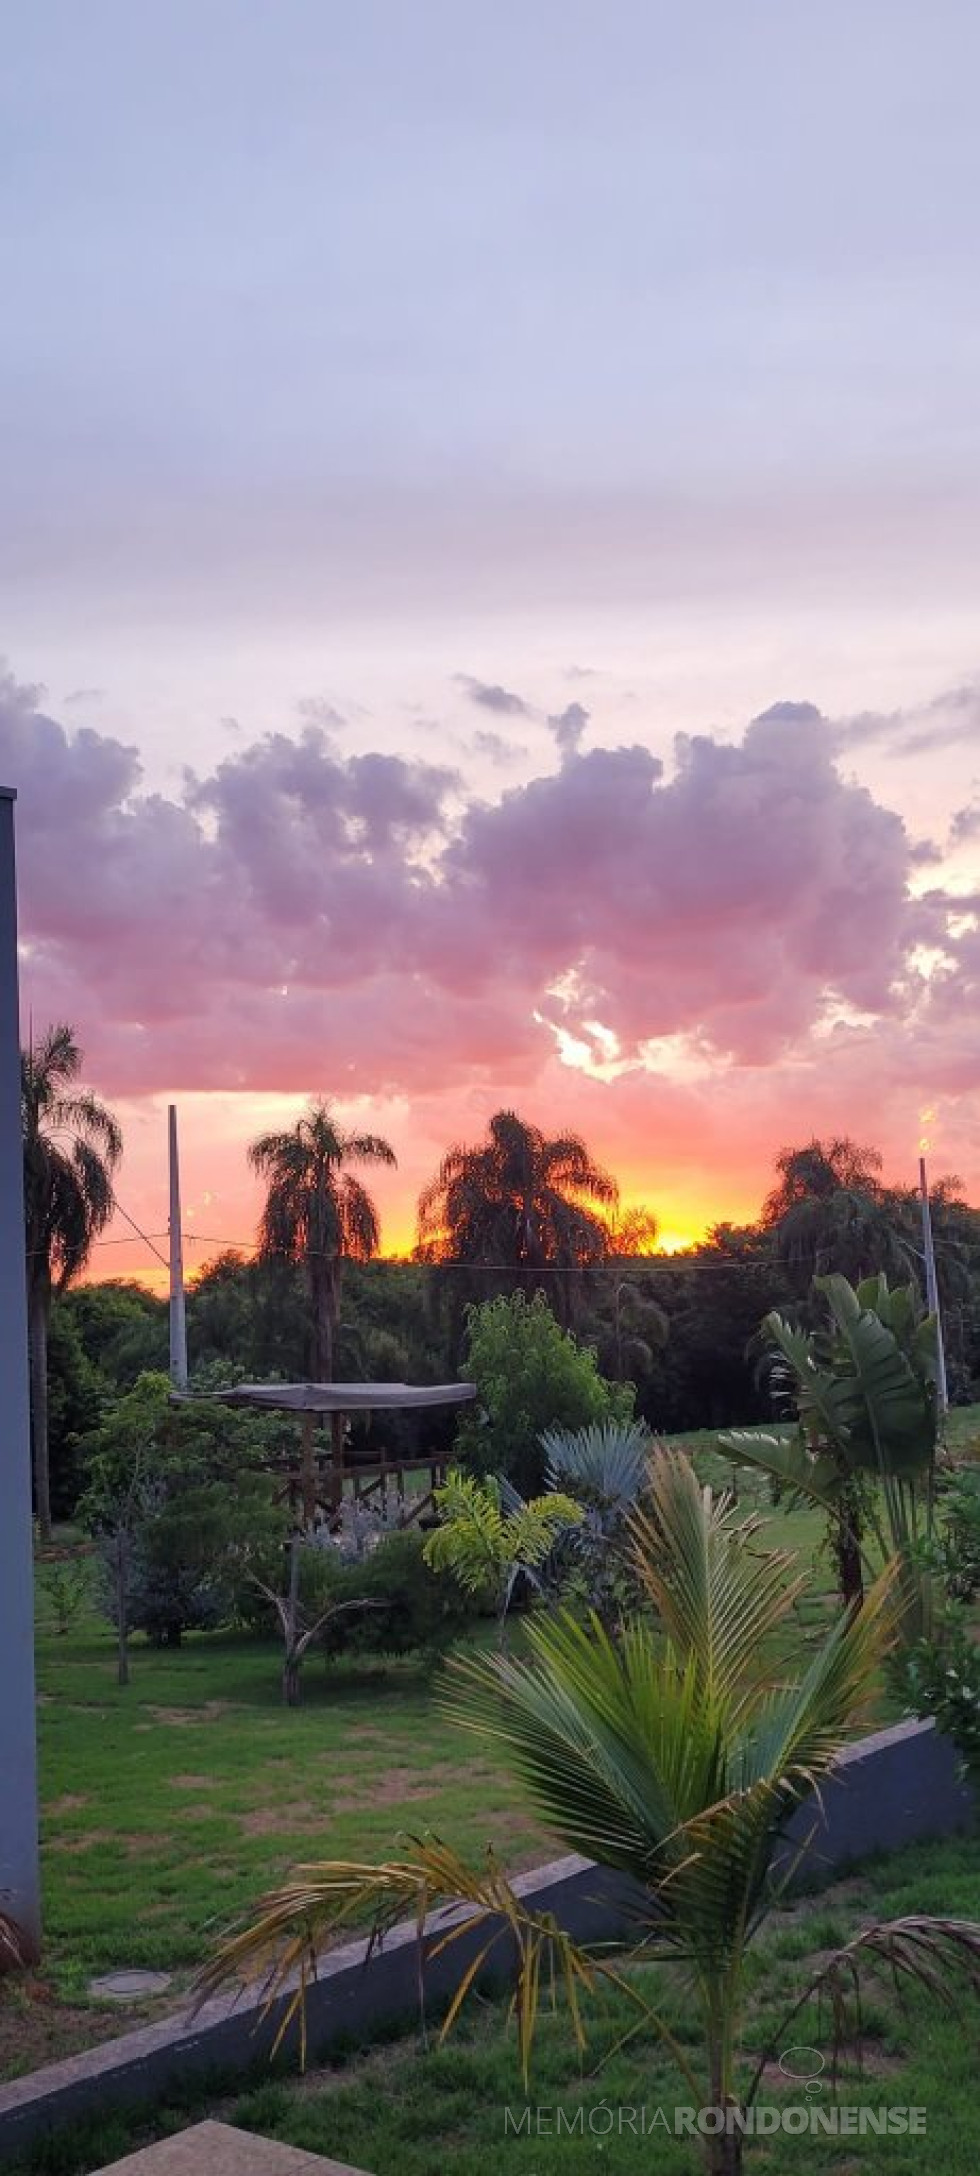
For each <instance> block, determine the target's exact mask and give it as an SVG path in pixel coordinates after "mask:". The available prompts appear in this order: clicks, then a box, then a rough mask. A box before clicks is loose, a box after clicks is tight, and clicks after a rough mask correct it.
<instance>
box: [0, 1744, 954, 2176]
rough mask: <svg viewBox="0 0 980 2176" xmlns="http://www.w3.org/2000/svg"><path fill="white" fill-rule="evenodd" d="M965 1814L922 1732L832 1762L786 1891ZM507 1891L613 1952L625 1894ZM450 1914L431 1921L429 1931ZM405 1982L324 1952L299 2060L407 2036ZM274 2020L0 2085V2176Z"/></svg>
mask: <svg viewBox="0 0 980 2176" xmlns="http://www.w3.org/2000/svg"><path fill="white" fill-rule="evenodd" d="M974 1816H975V1801H974V1799H973V1796H972V1794H971V1792H970V1791H968V1790H966V1789H965V1788H964V1787H963V1785H962V1784H960V1782H959V1781H958V1778H957V1762H956V1757H955V1755H954V1753H953V1750H952V1747H951V1746H950V1744H949V1742H948V1740H946V1739H944V1738H941V1737H940V1736H938V1734H937V1732H936V1731H935V1729H934V1727H933V1725H932V1724H931V1723H918V1722H910V1723H899V1724H897V1725H896V1726H895V1727H894V1728H893V1729H890V1730H881V1731H877V1732H876V1733H875V1734H874V1736H873V1737H869V1738H865V1739H863V1740H862V1741H861V1742H860V1743H859V1744H858V1745H856V1746H854V1747H852V1748H851V1749H850V1751H848V1752H847V1753H845V1754H844V1756H843V1758H842V1760H841V1762H840V1765H839V1768H838V1771H837V1773H836V1775H835V1777H834V1779H833V1781H832V1782H831V1783H829V1784H827V1785H826V1786H825V1788H824V1790H823V1793H822V1806H817V1805H816V1804H815V1803H814V1802H813V1801H809V1802H808V1803H807V1804H805V1805H802V1806H801V1807H800V1808H799V1809H798V1812H797V1813H796V1815H795V1816H794V1819H793V1821H792V1823H791V1825H790V1830H789V1832H788V1840H787V1847H786V1852H785V1853H784V1854H783V1865H784V1868H785V1870H786V1871H787V1872H790V1873H791V1878H792V1879H793V1881H794V1883H796V1884H805V1883H808V1882H820V1881H824V1880H826V1879H827V1878H828V1877H829V1876H830V1875H831V1874H832V1873H833V1872H834V1870H835V1869H836V1868H839V1867H843V1866H847V1865H850V1864H852V1863H853V1861H854V1860H855V1859H858V1858H860V1857H862V1856H867V1855H868V1854H870V1853H872V1852H878V1851H892V1850H895V1849H897V1848H898V1847H900V1846H901V1845H902V1844H905V1843H911V1842H913V1841H915V1840H916V1839H918V1838H926V1837H941V1836H950V1835H953V1834H955V1833H956V1832H957V1831H959V1830H963V1829H966V1828H968V1827H969V1826H970V1825H971V1822H972V1820H973V1819H974ZM801 1847H804V1848H803V1853H802V1857H800V1852H801ZM797 1860H798V1863H796V1862H797ZM514 1886H515V1888H516V1889H517V1890H518V1891H519V1893H520V1894H521V1895H522V1896H523V1897H524V1898H526V1899H527V1900H528V1901H529V1902H531V1901H533V1903H534V1905H535V1906H536V1907H537V1908H538V1909H539V1910H541V1911H550V1912H553V1913H554V1915H555V1917H556V1918H557V1919H558V1920H559V1922H560V1923H561V1924H562V1925H563V1926H564V1927H566V1928H567V1929H568V1930H569V1932H570V1933H572V1934H574V1935H575V1936H576V1938H577V1939H578V1940H579V1941H586V1942H604V1941H606V1942H615V1941H616V1939H617V1938H620V1939H621V1938H622V1937H624V1936H626V1935H628V1933H629V1930H630V1910H629V1905H630V1891H629V1885H628V1884H627V1883H625V1882H624V1881H622V1880H621V1879H619V1878H618V1877H615V1876H612V1875H609V1874H607V1873H604V1872H603V1871H602V1870H601V1869H600V1868H599V1867H596V1866H594V1865H593V1864H592V1863H591V1861H590V1860H588V1859H582V1858H574V1857H569V1858H562V1859H555V1860H553V1861H552V1862H551V1863H550V1864H549V1865H547V1866H540V1867H536V1868H535V1869H534V1870H533V1872H531V1873H529V1874H523V1875H521V1876H519V1877H518V1879H517V1880H516V1881H515V1884H514ZM463 1916H465V1914H461V1913H448V1912H447V1913H444V1914H442V1915H441V1918H440V1919H439V1920H433V1922H432V1925H433V1928H435V1927H437V1926H439V1925H442V1926H446V1927H448V1926H450V1925H452V1924H453V1923H454V1921H458V1920H459V1919H460V1918H461V1917H463ZM483 1938H484V1937H477V1936H473V1935H466V1936H462V1937H461V1938H460V1940H459V1941H457V1942H455V1943H453V1944H452V1945H451V1947H450V1949H449V1951H448V1952H447V1953H446V1954H445V1955H443V1956H442V1957H439V1958H436V1959H434V1960H433V1961H432V1962H431V1963H430V1964H429V1965H428V1966H427V1968H426V1973H425V1993H426V2000H427V2004H428V2006H429V2007H430V2009H431V2011H432V2012H433V2013H434V2014H435V2013H437V2012H438V2009H439V2007H440V2005H441V2004H442V2003H444V2002H445V2000H446V1999H447V1997H448V1995H449V1994H450V1993H451V1991H452V1989H453V1988H454V1987H455V1985H456V1983H457V1981H458V1979H459V1976H460V1973H461V1971H462V1969H463V1967H464V1964H465V1962H466V1961H467V1959H468V1958H469V1957H472V1956H473V1955H474V1954H475V1952H476V1949H477V1945H478V1941H481V1940H482V1939H483ZM500 1952H501V1954H500V1960H499V1962H500V1975H501V1977H502V1978H503V1977H506V1975H507V1970H508V1965H509V1962H510V1960H509V1957H508V1954H507V1951H506V1947H505V1944H504V1943H503V1942H501V1945H500ZM418 1979H419V1960H418V1950H417V1945H416V1940H415V1932H414V1928H413V1927H412V1926H410V1925H402V1926H399V1927H397V1928H395V1929H394V1931H393V1932H392V1933H391V1934H390V1935H389V1936H388V1937H387V1939H386V1941H385V1943H384V1947H383V1949H380V1950H376V1951H375V1952H374V1953H373V1955H372V1956H371V1957H370V1959H368V1958H367V1955H366V1944H365V1943H364V1942H354V1943H350V1944H348V1945H347V1946H345V1947H344V1948H343V1949H335V1950H332V1951H331V1952H330V1954H329V1955H328V1956H327V1957H326V1958H325V1959H324V1961H323V1964H322V1966H321V1968H320V1977H319V1979H318V1981H317V1983H316V1985H315V1986H314V1987H313V1988H312V1989H311V1990H310V1993H309V1995H308V1998H307V2039H308V2050H309V2057H310V2059H311V2060H313V2059H315V2058H316V2057H317V2056H321V2055H324V2054H326V2053H327V2052H328V2051H329V2050H330V2049H332V2048H337V2047H339V2046H342V2045H343V2044H344V2043H349V2042H350V2041H351V2040H354V2041H357V2040H362V2041H369V2040H370V2039H371V2038H372V2037H373V2036H376V2035H378V2034H379V2033H382V2032H384V2031H386V2030H387V2031H390V2030H391V2029H392V2028H393V2027H397V2026H398V2025H401V2024H406V2025H411V2023H412V2022H413V2021H414V2020H416V2019H417V2018H418V2015H419V1985H418ZM281 2014H282V2013H281V2009H280V2010H279V2011H277V2012H273V2014H272V2017H271V2018H267V2019H263V2018H262V2015H261V2010H260V2008H259V2007H257V2006H256V2005H255V2004H254V2003H244V2002H240V2003H235V2002H232V2001H230V2000H228V1999H226V1998H221V1999H220V2000H218V2001H214V2002H209V2003H207V2004H206V2005H205V2006H204V2007H203V2008H202V2009H201V2010H199V2011H198V2013H197V2015H196V2017H194V2018H192V2019H188V2018H186V2017H176V2018H168V2019H165V2020H163V2021H162V2022H161V2023H160V2024H157V2025H149V2026H145V2027H144V2028H143V2029H142V2030H141V2031H139V2032H131V2033H126V2034H124V2035H123V2037H122V2038H120V2039H118V2040H110V2041H108V2042H105V2043H104V2044H103V2045H102V2046H101V2047H98V2048H93V2049H91V2050H90V2051H89V2052H87V2053H86V2054H84V2055H76V2056H71V2057H70V2058H69V2059H68V2060H67V2061H66V2062H61V2063H52V2064H49V2065H48V2066H47V2067H46V2068H45V2069H43V2070H37V2071H34V2072H33V2073H32V2074H31V2076H29V2077H26V2078H19V2079H15V2080H14V2082H13V2083H12V2084H10V2085H4V2086H0V2167H2V2166H3V2165H4V2164H5V2162H6V2161H7V2160H8V2159H9V2158H12V2157H13V2156H14V2155H15V2154H16V2153H17V2152H21V2151H23V2150H25V2149H26V2147H27V2146H28V2145H30V2144H31V2143H32V2142H33V2141H34V2140H35V2139H37V2138H39V2137H40V2136H42V2135H43V2134H44V2133H46V2132H50V2131H51V2130H52V2129H55V2128H57V2127H58V2126H60V2125H64V2124H67V2123H71V2122H73V2121H76V2120H78V2119H80V2118H82V2117H86V2116H92V2115H94V2114H95V2113H96V2112H98V2111H103V2110H105V2109H108V2108H112V2107H134V2108H135V2107H139V2106H146V2105H148V2104H150V2103H152V2102H153V2101H155V2100H159V2099H162V2098H164V2097H165V2096H166V2095H167V2093H168V2092H177V2091H179V2090H180V2089H182V2088H185V2087H186V2086H187V2085H188V2083H190V2082H191V2081H193V2080H204V2081H206V2079H207V2078H208V2076H209V2075H210V2076H213V2077H215V2078H217V2077H219V2076H221V2077H223V2078H225V2079H227V2078H229V2077H233V2076H234V2075H235V2074H236V2073H237V2074H238V2075H239V2076H240V2075H241V2074H242V2073H244V2072H246V2071H247V2070H249V2069H251V2068H253V2067H254V2066H255V2064H256V2063H258V2062H263V2061H264V2060H266V2059H267V2056H268V2050H269V2047H270V2044H271V2041H272V2039H273V2038H274V2035H275V2028H276V2022H277V2018H278V2016H281ZM295 2038H296V2036H295V2032H292V2033H291V2034H290V2036H289V2041H288V2043H287V2050H286V2055H285V2057H284V2060H293V2059H295Z"/></svg>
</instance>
